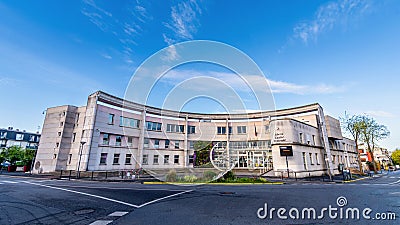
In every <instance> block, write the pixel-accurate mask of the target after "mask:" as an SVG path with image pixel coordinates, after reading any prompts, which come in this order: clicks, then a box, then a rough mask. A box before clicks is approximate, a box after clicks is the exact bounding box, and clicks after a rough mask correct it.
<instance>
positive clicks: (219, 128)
mask: <svg viewBox="0 0 400 225" xmlns="http://www.w3.org/2000/svg"><path fill="white" fill-rule="evenodd" d="M217 134H226V127H217Z"/></svg>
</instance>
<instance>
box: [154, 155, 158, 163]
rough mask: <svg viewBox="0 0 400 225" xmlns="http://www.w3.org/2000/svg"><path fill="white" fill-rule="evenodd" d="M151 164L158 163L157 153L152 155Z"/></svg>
mask: <svg viewBox="0 0 400 225" xmlns="http://www.w3.org/2000/svg"><path fill="white" fill-rule="evenodd" d="M153 164H154V165H158V155H154V157H153Z"/></svg>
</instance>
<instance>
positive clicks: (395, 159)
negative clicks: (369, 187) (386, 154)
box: [392, 149, 400, 165]
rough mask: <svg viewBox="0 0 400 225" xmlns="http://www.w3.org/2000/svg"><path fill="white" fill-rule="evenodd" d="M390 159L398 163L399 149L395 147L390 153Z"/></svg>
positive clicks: (399, 163)
mask: <svg viewBox="0 0 400 225" xmlns="http://www.w3.org/2000/svg"><path fill="white" fill-rule="evenodd" d="M392 160H393V163H394V164H396V165H400V149H396V150H395V151H394V152H393V153H392Z"/></svg>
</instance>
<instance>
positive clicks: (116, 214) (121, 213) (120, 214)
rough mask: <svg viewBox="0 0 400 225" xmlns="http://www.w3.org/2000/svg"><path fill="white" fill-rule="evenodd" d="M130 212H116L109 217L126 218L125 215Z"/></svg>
mask: <svg viewBox="0 0 400 225" xmlns="http://www.w3.org/2000/svg"><path fill="white" fill-rule="evenodd" d="M127 213H128V212H120V211H116V212H113V213H111V214H109V215H108V216H124V215H125V214H127Z"/></svg>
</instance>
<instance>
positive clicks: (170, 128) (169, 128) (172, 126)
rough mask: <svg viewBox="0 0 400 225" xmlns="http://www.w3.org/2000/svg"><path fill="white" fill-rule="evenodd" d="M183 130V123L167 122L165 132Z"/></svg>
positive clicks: (181, 131) (179, 131) (180, 131)
mask: <svg viewBox="0 0 400 225" xmlns="http://www.w3.org/2000/svg"><path fill="white" fill-rule="evenodd" d="M184 131H185V126H184V125H176V124H167V132H176V133H183V132H184Z"/></svg>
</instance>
